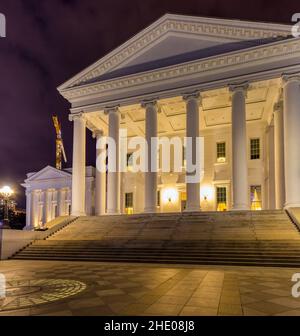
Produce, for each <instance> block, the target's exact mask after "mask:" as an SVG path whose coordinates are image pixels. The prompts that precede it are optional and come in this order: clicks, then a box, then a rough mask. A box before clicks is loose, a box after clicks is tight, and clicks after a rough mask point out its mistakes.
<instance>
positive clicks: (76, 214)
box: [71, 211, 86, 217]
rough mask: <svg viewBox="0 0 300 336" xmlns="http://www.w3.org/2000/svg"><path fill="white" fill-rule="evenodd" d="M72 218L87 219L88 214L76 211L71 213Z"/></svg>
mask: <svg viewBox="0 0 300 336" xmlns="http://www.w3.org/2000/svg"><path fill="white" fill-rule="evenodd" d="M71 216H75V217H85V216H86V213H85V212H80V211H74V212H72V213H71Z"/></svg>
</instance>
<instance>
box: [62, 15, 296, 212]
mask: <svg viewBox="0 0 300 336" xmlns="http://www.w3.org/2000/svg"><path fill="white" fill-rule="evenodd" d="M289 35H290V27H289V26H285V25H278V24H263V23H250V22H242V21H231V20H218V19H208V18H191V17H185V16H178V15H169V14H168V15H165V16H164V17H162V18H161V19H160V20H158V21H157V22H155V23H154V24H153V25H151V26H150V27H148V28H146V29H145V31H143V32H142V33H140V34H137V35H136V36H135V37H133V38H132V39H131V40H129V41H128V42H126V43H125V44H124V45H122V46H121V47H119V48H118V49H116V50H115V51H113V52H112V53H110V54H109V55H107V56H105V57H104V58H103V59H101V60H100V61H98V62H97V63H96V64H94V65H92V66H91V67H90V68H88V69H86V70H84V71H83V72H82V73H80V74H79V75H77V76H75V77H74V78H72V79H71V80H70V81H68V82H67V83H65V84H64V85H62V86H61V87H60V88H59V91H60V93H61V94H62V95H63V96H64V97H65V98H66V99H68V100H69V102H70V103H71V104H72V108H71V115H70V119H71V120H72V121H73V122H74V145H73V150H74V154H73V180H72V214H73V215H76V216H82V215H84V209H85V204H84V202H85V185H84V183H85V182H84V179H85V174H84V169H85V151H86V148H85V147H86V144H85V136H86V134H85V133H86V128H88V129H89V130H91V131H92V132H93V134H94V137H95V138H97V139H99V137H105V136H109V137H110V138H112V139H114V142H115V144H116V153H117V155H115V156H113V155H110V146H108V150H107V151H108V163H109V162H110V161H111V160H112V161H113V162H114V164H115V166H116V171H115V172H110V171H109V172H108V173H107V174H105V173H103V172H99V171H98V172H97V173H96V181H95V195H96V197H95V209H96V214H97V215H103V214H108V215H114V214H119V213H132V212H135V213H139V212H146V213H154V212H177V211H191V212H192V211H200V210H201V209H203V210H209V211H216V210H219V211H221V210H248V209H252V210H259V209H273V208H275V207H276V208H282V207H284V206H286V207H295V206H300V174H299V171H300V152H299V150H298V143H299V131H300V98H299V97H300V95H299V85H300V77H299V75H298V74H300V62H299V56H300V42H299V41H298V39H294V38H290V37H289ZM124 129H125V130H126V131H127V133H128V137H129V138H134V137H143V138H145V139H146V142H147V144H148V156H147V160H146V161H147V163H146V164H147V167H148V171H147V172H145V173H133V172H131V171H130V162H129V161H130V155H129V156H128V162H127V167H128V170H127V171H126V172H120V171H119V170H118V169H119V168H118V167H119V161H120V153H119V152H120V136H119V135H120V131H121V130H124ZM271 129H272V131H270V130H271ZM156 137H157V138H158V139H159V138H161V137H168V138H172V137H179V138H181V139H183V138H185V137H187V138H190V139H191V142H188V143H187V144H186V146H185V149H184V150H183V155H182V165H183V167H184V169H183V172H182V173H177V172H174V167H172V166H174V155H175V154H174V153H173V154H171V156H170V162H171V171H170V172H169V173H168V174H167V173H164V172H162V170H161V161H162V158H161V155H162V150H161V148H158V147H157V146H156V144H155V142H153V141H152V140H153V139H155V138H156ZM197 138H201V139H202V140H203V141H202V146H200V148H199V149H197V148H196V139H197ZM189 146H190V148H189ZM157 149H159V150H157ZM189 151H190V152H191V153H192V161H189V160H186V157H185V155H186V152H189ZM197 151H198V152H197ZM272 152H273V153H274V158H273V159H272V157H271V153H272ZM151 153H152V154H153V155H150V154H151ZM131 154H132V153H131ZM97 155H99V152H97ZM197 155H199V157H200V160H199V162H197V164H198V165H199V166H200V169H201V174H200V176H199V179H198V180H196V181H194V182H193V183H189V182H187V179H186V177H187V176H190V175H193V174H195V173H193V172H192V173H191V170H192V167H190V165H192V164H193V163H195V162H196V161H195V160H196V156H197ZM156 156H157V159H156ZM155 167H157V169H156V171H155V169H153V168H155ZM150 168H151V169H150ZM272 190H275V199H274V200H273V198H272Z"/></svg>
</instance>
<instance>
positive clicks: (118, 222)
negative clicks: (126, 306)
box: [13, 210, 300, 267]
mask: <svg viewBox="0 0 300 336" xmlns="http://www.w3.org/2000/svg"><path fill="white" fill-rule="evenodd" d="M13 258H14V259H27V260H67V261H69V260H70V261H95V262H97V261H98V262H138V263H170V264H176V263H179V264H196V265H255V266H289V267H300V233H299V231H298V229H297V228H296V226H295V225H294V224H293V223H292V222H291V220H290V218H289V217H288V216H287V214H286V213H285V212H284V211H280V210H276V211H261V212H251V211H244V212H227V213H217V212H215V213H211V212H210V213H208V212H207V213H205V212H202V213H192V214H190V213H186V214H157V215H134V216H112V217H111V216H103V217H81V218H79V219H77V220H76V221H74V222H73V223H71V224H70V225H68V226H66V227H65V228H64V229H63V230H61V231H60V232H58V233H56V234H54V235H53V236H51V237H49V238H48V239H46V240H40V241H36V242H34V243H33V244H31V245H30V246H28V247H26V248H25V249H23V250H22V251H19V253H17V254H16V255H15V256H13Z"/></svg>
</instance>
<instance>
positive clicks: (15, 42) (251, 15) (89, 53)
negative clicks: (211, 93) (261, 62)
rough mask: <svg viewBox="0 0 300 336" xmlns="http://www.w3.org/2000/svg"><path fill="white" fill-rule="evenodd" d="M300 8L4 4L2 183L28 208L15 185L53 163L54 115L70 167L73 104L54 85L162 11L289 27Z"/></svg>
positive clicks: (212, 0)
mask: <svg viewBox="0 0 300 336" xmlns="http://www.w3.org/2000/svg"><path fill="white" fill-rule="evenodd" d="M299 10H300V8H299V1H292V0H288V1H285V2H284V3H283V2H282V1H274V0H273V1H272V0H260V1H258V0H252V1H247V2H245V1H242V0H205V1H202V0H198V1H197V0H186V1H182V0H127V1H124V0H84V1H83V0H80V1H79V0H51V1H50V0H47V1H46V0H43V1H41V0H0V13H3V14H5V15H6V18H7V38H5V39H0V154H1V157H0V185H2V184H3V183H10V184H12V185H14V187H15V188H16V189H17V190H18V193H19V194H18V199H19V201H20V203H21V204H22V205H24V195H23V190H22V188H20V187H18V184H19V183H20V182H22V181H23V180H24V178H25V174H26V173H27V172H30V171H36V170H39V169H41V168H43V167H44V166H45V165H47V164H51V165H53V164H54V161H55V155H54V154H55V133H54V129H53V127H52V123H51V116H52V114H54V113H56V114H58V115H59V117H60V119H61V120H62V123H63V134H64V141H65V146H66V152H67V156H68V159H69V165H70V164H71V162H72V124H71V123H70V122H69V121H68V114H69V111H68V108H69V105H68V103H67V102H66V101H65V100H64V99H63V98H62V97H61V96H60V95H59V94H58V92H57V91H56V87H57V86H58V85H60V84H61V83H62V82H64V81H65V80H67V79H69V78H70V77H71V76H73V75H74V74H76V73H77V72H79V71H80V70H82V68H85V67H86V66H88V65H90V64H91V63H92V62H94V61H96V60H97V59H98V58H100V57H102V56H103V55H104V54H106V53H107V52H108V51H110V50H112V49H113V48H115V47H117V46H118V45H119V44H121V43H123V42H124V41H125V40H127V39H128V38H130V37H131V36H132V35H134V34H136V33H137V32H138V31H140V30H141V29H143V28H144V27H146V26H147V25H149V24H150V23H152V22H153V21H155V20H156V19H158V18H159V17H160V16H162V15H163V14H164V13H166V12H171V13H178V14H189V15H202V16H214V17H225V18H237V19H249V20H260V21H274V22H289V21H290V18H291V15H292V14H293V13H294V12H297V11H299ZM87 139H88V142H87V146H88V163H89V164H94V160H95V158H94V152H95V150H94V143H93V140H92V139H91V137H90V136H88V137H87Z"/></svg>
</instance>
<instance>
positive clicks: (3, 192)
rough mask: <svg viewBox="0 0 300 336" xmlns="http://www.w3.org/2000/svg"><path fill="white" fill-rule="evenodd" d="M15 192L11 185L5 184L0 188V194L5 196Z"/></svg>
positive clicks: (7, 196)
mask: <svg viewBox="0 0 300 336" xmlns="http://www.w3.org/2000/svg"><path fill="white" fill-rule="evenodd" d="M13 193H14V191H13V190H12V189H11V187H9V186H5V187H3V188H1V189H0V194H1V195H2V196H3V197H4V198H9V197H10V196H11V195H12V194H13Z"/></svg>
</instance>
